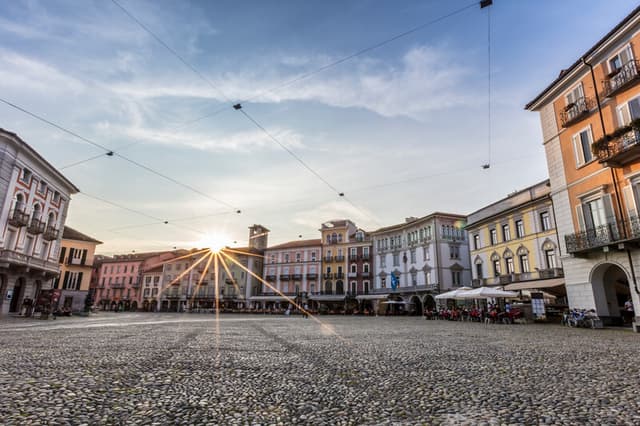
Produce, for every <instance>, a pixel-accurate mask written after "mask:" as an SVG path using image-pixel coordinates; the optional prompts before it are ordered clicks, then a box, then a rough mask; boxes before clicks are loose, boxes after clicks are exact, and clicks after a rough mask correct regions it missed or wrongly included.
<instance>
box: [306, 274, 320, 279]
mask: <svg viewBox="0 0 640 426" xmlns="http://www.w3.org/2000/svg"><path fill="white" fill-rule="evenodd" d="M307 279H308V280H317V279H318V274H307Z"/></svg>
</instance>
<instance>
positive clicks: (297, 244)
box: [267, 238, 322, 250]
mask: <svg viewBox="0 0 640 426" xmlns="http://www.w3.org/2000/svg"><path fill="white" fill-rule="evenodd" d="M320 245H322V240H321V239H320V238H316V239H313V240H296V241H289V242H286V243H282V244H278V245H275V246H271V247H267V250H279V249H287V248H298V247H310V246H320Z"/></svg>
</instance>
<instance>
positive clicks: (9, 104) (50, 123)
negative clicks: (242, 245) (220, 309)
mask: <svg viewBox="0 0 640 426" xmlns="http://www.w3.org/2000/svg"><path fill="white" fill-rule="evenodd" d="M0 102H2V103H4V104H6V105H8V106H10V107H12V108H14V109H17V110H18V111H21V112H23V113H25V114H27V115H29V116H31V117H33V118H35V119H36V120H39V121H41V122H43V123H45V124H48V125H50V126H52V127H55V128H56V129H58V130H60V131H62V132H65V133H67V134H69V135H71V136H73V137H75V138H78V139H80V140H81V141H84V142H86V143H88V144H91V145H93V146H95V147H97V148H100V149H102V150H103V151H105V154H104V155H108V156H117V157H119V158H121V159H122V160H124V161H127V162H129V163H131V164H133V165H134V166H136V167H138V168H141V169H144V170H146V171H148V172H149V173H152V174H154V175H156V176H159V177H161V178H163V179H165V180H168V181H169V182H172V183H174V184H176V185H178V186H181V187H183V188H185V189H188V190H189V191H191V192H194V193H196V194H198V195H201V196H203V197H205V198H208V199H209V200H211V201H215V202H216V203H219V204H222V205H225V206H227V207H229V208H231V209H234V210H236V213H240V212H241V211H240V210H239V209H237V207H234V206H232V205H231V204H229V203H227V202H225V201H223V200H220V199H218V198H215V197H212V196H211V195H209V194H206V193H204V192H202V191H200V190H198V189H196V188H194V187H193V186H191V185H188V184H186V183H183V182H181V181H179V180H177V179H175V178H172V177H171V176H168V175H166V174H164V173H162V172H159V171H157V170H155V169H153V168H151V167H149V166H146V165H144V164H142V163H140V162H138V161H135V160H133V159H131V158H129V157H126V156H124V155H122V154H119V153H117V152H114V151H112V150H111V149H109V148H107V147H106V146H104V145H102V144H100V143H98V142H95V141H93V140H91V139H89V138H86V137H84V136H82V135H80V134H78V133H76V132H74V131H72V130H69V129H67V128H65V127H63V126H61V125H59V124H56V123H54V122H52V121H50V120H48V119H46V118H44V117H42V116H40V115H38V114H36V113H34V112H31V111H29V110H27V109H25V108H23V107H21V106H19V105H16V104H15V103H13V102H10V101H8V100H6V99H3V98H0ZM83 161H86V160H83Z"/></svg>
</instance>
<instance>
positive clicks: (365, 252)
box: [362, 247, 369, 259]
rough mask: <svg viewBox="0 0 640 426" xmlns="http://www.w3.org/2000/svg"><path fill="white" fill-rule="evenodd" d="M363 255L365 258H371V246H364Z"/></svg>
mask: <svg viewBox="0 0 640 426" xmlns="http://www.w3.org/2000/svg"><path fill="white" fill-rule="evenodd" d="M362 257H363V258H365V259H368V258H369V247H362Z"/></svg>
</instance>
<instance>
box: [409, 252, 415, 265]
mask: <svg viewBox="0 0 640 426" xmlns="http://www.w3.org/2000/svg"><path fill="white" fill-rule="evenodd" d="M409 253H410V256H411V263H416V249H412V250H411V251H410V252H409Z"/></svg>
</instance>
